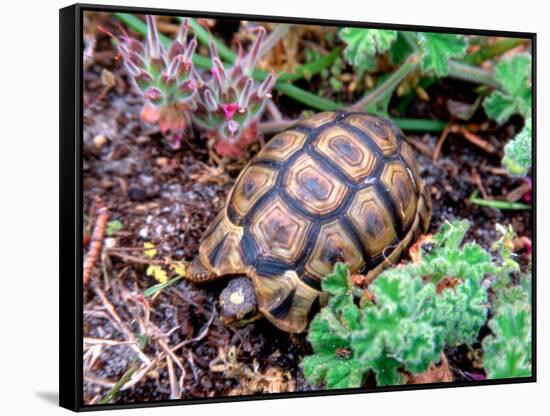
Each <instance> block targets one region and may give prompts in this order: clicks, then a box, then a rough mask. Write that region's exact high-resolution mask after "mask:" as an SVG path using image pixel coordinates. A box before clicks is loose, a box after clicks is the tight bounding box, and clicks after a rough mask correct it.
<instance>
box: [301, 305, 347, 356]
mask: <svg viewBox="0 0 550 416" xmlns="http://www.w3.org/2000/svg"><path fill="white" fill-rule="evenodd" d="M348 337H349V333H347V332H346V328H345V327H344V326H343V325H341V323H339V322H338V318H337V317H336V316H335V315H334V314H333V312H332V311H331V310H330V309H327V308H324V309H323V310H322V311H321V312H319V314H317V316H316V317H315V318H314V319H313V321H312V322H311V325H310V328H309V334H308V340H309V342H310V343H311V345H312V347H313V349H314V351H316V352H326V353H333V354H334V353H335V352H336V350H337V349H338V348H347V347H349V342H348V340H347V339H348Z"/></svg>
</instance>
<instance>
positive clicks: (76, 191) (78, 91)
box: [59, 3, 537, 411]
mask: <svg viewBox="0 0 550 416" xmlns="http://www.w3.org/2000/svg"><path fill="white" fill-rule="evenodd" d="M85 11H103V12H127V13H140V14H147V13H149V14H156V15H167V16H170V15H174V16H190V17H206V18H225V19H241V20H255V21H270V22H279V23H299V24H317V25H325V26H354V27H369V28H385V29H388V28H391V29H399V30H410V31H430V32H440V33H461V34H471V35H481V36H503V37H518V38H525V39H530V40H531V42H532V85H533V96H532V101H533V111H532V130H533V146H532V157H533V164H532V181H533V188H532V189H533V191H532V192H533V207H532V209H533V217H532V224H531V225H532V232H533V240H532V241H533V251H532V284H533V286H532V340H533V346H532V356H533V357H534V359H533V361H532V375H531V376H530V377H524V378H511V379H496V380H482V381H472V382H453V383H429V384H415V385H396V386H385V387H376V388H369V389H365V388H359V389H338V390H323V391H311V392H293V393H272V394H258V395H247V396H225V397H215V398H214V397H213V398H206V399H181V400H163V401H155V402H131V403H123V404H101V405H84V403H83V371H82V354H83V342H82V340H83V288H82V261H83V255H82V217H83V213H82V190H83V188H82V180H83V178H82V148H81V144H82V135H83V131H82V92H83V91H82V88H83V82H82V75H83V74H82V59H81V57H82V35H83V27H82V16H83V12H85ZM536 40H537V34H536V33H535V32H521V31H501V30H487V29H471V28H457V27H440V26H425V25H409V24H394V23H373V22H357V21H345V20H331V19H317V18H302V17H289V16H268V15H252V14H241V13H224V12H202V11H189V10H175V9H161V8H149V7H131V6H113V5H96V4H83V3H77V4H74V5H70V6H67V7H64V8H62V9H59V59H60V61H59V67H60V68H59V76H60V78H59V88H60V90H59V136H60V137H59V158H60V159H59V175H60V176H59V204H60V208H59V209H60V211H59V227H60V229H59V272H60V275H59V344H60V347H59V405H60V406H61V407H64V408H66V409H69V410H73V411H96V410H110V409H128V408H145V407H156V406H159V407H160V406H175V405H178V406H179V405H189V404H210V403H224V402H238V401H249V400H270V399H284V398H302V397H304V398H306V397H319V396H338V395H347V394H361V393H378V392H390V391H396V392H397V391H409V390H424V389H438V388H455V387H481V386H493V385H502V384H519V383H532V382H536V381H537V337H536V306H537V302H536V300H537V292H536V287H537V285H536V282H537V278H536V253H537V244H536V206H537V173H536V149H537V106H536V92H537V88H536V62H537V59H536Z"/></svg>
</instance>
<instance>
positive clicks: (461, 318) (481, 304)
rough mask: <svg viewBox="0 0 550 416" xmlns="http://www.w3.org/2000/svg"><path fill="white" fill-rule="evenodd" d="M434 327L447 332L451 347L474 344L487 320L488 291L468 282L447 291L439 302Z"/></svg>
mask: <svg viewBox="0 0 550 416" xmlns="http://www.w3.org/2000/svg"><path fill="white" fill-rule="evenodd" d="M435 302H436V310H437V313H436V315H435V319H434V324H435V325H439V326H441V327H442V328H444V333H445V343H446V344H448V345H456V344H464V343H466V344H471V343H472V342H474V341H475V340H476V338H477V334H478V333H479V330H480V329H481V327H482V326H483V324H484V323H485V321H486V320H487V302H488V298H487V290H486V289H485V288H484V287H483V286H481V285H480V284H479V283H478V282H476V281H474V280H472V279H467V280H465V281H464V282H462V283H460V284H459V285H458V286H456V287H455V288H447V289H445V290H444V291H443V293H441V295H440V296H438V297H437V298H436V300H435Z"/></svg>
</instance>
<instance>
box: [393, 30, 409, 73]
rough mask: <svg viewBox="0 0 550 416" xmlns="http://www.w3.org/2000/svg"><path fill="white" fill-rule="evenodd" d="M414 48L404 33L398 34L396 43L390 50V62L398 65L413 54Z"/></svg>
mask: <svg viewBox="0 0 550 416" xmlns="http://www.w3.org/2000/svg"><path fill="white" fill-rule="evenodd" d="M412 51H413V50H412V47H411V45H410V44H409V42H408V41H407V39H405V36H404V35H403V33H401V32H398V33H397V38H396V39H395V42H393V43H392V45H391V48H390V61H391V63H392V64H394V65H397V64H399V63H401V62H403V61H404V60H405V58H407V57H408V56H409V55H410V54H411V53H412Z"/></svg>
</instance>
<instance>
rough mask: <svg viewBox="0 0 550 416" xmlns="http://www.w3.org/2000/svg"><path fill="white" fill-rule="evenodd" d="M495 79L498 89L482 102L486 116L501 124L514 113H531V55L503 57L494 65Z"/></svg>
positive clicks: (526, 114) (526, 115)
mask: <svg viewBox="0 0 550 416" xmlns="http://www.w3.org/2000/svg"><path fill="white" fill-rule="evenodd" d="M495 79H496V81H497V82H498V83H499V84H500V87H501V90H500V91H493V93H492V94H491V95H490V96H489V97H487V98H486V99H485V101H484V102H483V108H484V109H485V112H486V113H487V116H488V117H489V118H491V119H493V120H495V121H496V122H497V123H499V124H502V123H505V122H506V121H508V119H509V118H510V117H511V116H512V115H514V114H521V115H522V116H523V117H529V116H530V115H531V101H532V90H531V57H530V56H529V55H527V54H516V55H514V56H513V57H512V58H505V59H503V60H501V61H500V62H499V63H498V64H497V65H496V66H495Z"/></svg>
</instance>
